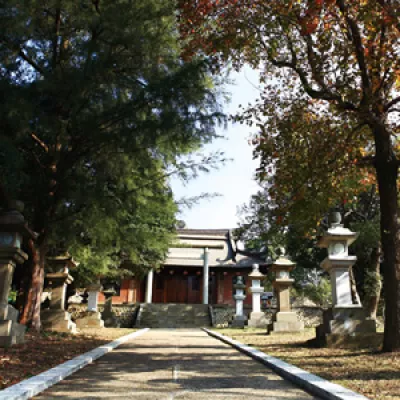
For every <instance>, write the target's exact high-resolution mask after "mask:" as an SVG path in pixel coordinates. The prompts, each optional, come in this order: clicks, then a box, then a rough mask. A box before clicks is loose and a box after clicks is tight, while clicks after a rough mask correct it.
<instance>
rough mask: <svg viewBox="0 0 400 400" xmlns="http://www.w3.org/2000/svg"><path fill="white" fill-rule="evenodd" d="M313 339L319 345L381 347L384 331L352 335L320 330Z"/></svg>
mask: <svg viewBox="0 0 400 400" xmlns="http://www.w3.org/2000/svg"><path fill="white" fill-rule="evenodd" d="M318 328H319V327H317V337H316V338H315V339H314V340H313V342H314V344H316V345H317V346H319V347H330V348H341V349H356V348H368V347H374V348H376V347H380V346H381V345H382V342H383V333H353V334H351V335H339V334H335V333H328V334H325V333H323V334H321V333H320V332H318Z"/></svg>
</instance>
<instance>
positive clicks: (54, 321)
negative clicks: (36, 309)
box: [40, 309, 76, 333]
mask: <svg viewBox="0 0 400 400" xmlns="http://www.w3.org/2000/svg"><path fill="white" fill-rule="evenodd" d="M40 317H41V319H42V325H43V329H44V330H46V331H54V332H69V333H76V324H75V322H72V320H71V314H70V313H69V312H67V311H64V310H52V309H48V310H43V311H42V313H41V315H40Z"/></svg>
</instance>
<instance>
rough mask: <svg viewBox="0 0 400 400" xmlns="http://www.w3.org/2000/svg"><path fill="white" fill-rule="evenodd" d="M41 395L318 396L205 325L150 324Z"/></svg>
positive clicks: (209, 399) (300, 399)
mask: <svg viewBox="0 0 400 400" xmlns="http://www.w3.org/2000/svg"><path fill="white" fill-rule="evenodd" d="M35 399H56V400H59V399H80V400H89V399H90V400H93V399H140V400H145V399H152V400H158V399H165V400H169V399H199V400H203V399H206V400H213V399H232V400H233V399H235V400H238V399H246V400H251V399H268V400H274V399H282V400H283V399H285V400H286V399H293V400H310V399H316V398H315V397H313V396H311V395H309V394H307V393H305V392H303V391H302V390H301V389H298V388H296V387H295V386H293V385H292V384H291V383H289V382H286V381H285V380H283V379H282V378H281V377H279V376H278V375H276V374H275V373H274V372H272V371H270V370H269V369H268V368H266V367H264V366H263V365H261V364H260V363H258V362H257V361H254V360H252V359H251V358H249V357H247V356H245V355H243V354H241V353H240V352H238V351H237V350H234V349H232V348H231V347H230V346H228V345H226V344H224V343H221V342H220V341H218V340H217V339H214V338H212V337H209V336H208V335H207V334H206V333H204V332H203V331H201V330H198V329H193V330H183V329H182V330H167V329H164V330H154V329H152V330H150V331H149V332H147V333H145V334H144V335H143V336H140V337H138V338H136V339H133V340H132V341H130V342H127V343H126V344H124V345H122V346H121V347H119V348H117V349H116V350H114V351H112V352H111V353H109V354H107V355H105V356H104V357H102V358H100V359H99V360H97V361H96V362H95V363H93V364H91V365H89V366H87V367H86V368H84V369H82V370H81V371H79V372H77V373H75V374H73V375H72V376H70V377H69V378H67V379H66V380H64V381H62V382H60V383H59V384H57V385H55V386H53V387H52V388H50V389H49V390H47V391H45V392H43V393H42V394H41V395H40V396H37V397H35Z"/></svg>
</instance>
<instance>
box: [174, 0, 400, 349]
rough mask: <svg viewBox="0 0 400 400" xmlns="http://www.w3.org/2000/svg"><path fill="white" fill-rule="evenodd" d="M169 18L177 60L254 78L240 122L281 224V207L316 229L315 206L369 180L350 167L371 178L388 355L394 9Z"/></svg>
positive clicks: (188, 13)
mask: <svg viewBox="0 0 400 400" xmlns="http://www.w3.org/2000/svg"><path fill="white" fill-rule="evenodd" d="M180 7H181V10H182V14H181V33H182V37H183V38H184V40H185V41H186V43H187V51H186V53H185V54H186V55H187V56H188V57H190V56H191V55H193V54H198V53H206V54H209V56H210V57H212V58H213V60H214V63H215V66H216V69H218V68H219V67H220V66H221V65H223V64H224V63H225V62H227V61H229V62H231V63H233V65H234V66H235V67H237V68H240V67H241V66H242V65H243V64H244V63H249V64H250V65H252V66H253V67H255V68H260V70H261V71H262V72H261V73H262V82H263V83H264V88H263V95H262V96H261V99H260V102H259V104H258V105H257V106H255V107H253V108H251V109H249V110H248V112H249V114H250V115H251V116H252V117H253V118H255V122H256V123H257V124H258V126H259V127H260V134H259V136H258V137H257V138H256V139H255V141H256V143H255V144H256V146H257V147H256V153H258V154H259V155H260V156H261V160H262V161H261V166H260V170H259V177H260V178H261V179H262V180H264V179H269V178H267V176H268V175H269V174H274V177H273V178H272V181H273V182H272V183H274V184H275V186H274V188H273V189H272V192H274V195H275V196H276V198H277V200H278V206H279V207H281V210H282V212H283V217H284V216H285V213H286V212H287V209H286V207H287V206H288V205H290V204H289V203H292V205H293V204H296V205H300V206H299V207H297V210H299V209H301V210H303V215H304V213H309V214H311V215H315V218H314V220H316V219H317V218H318V217H317V216H318V214H321V211H323V210H322V207H321V206H324V205H325V204H327V205H331V204H332V202H334V201H333V200H331V199H334V200H335V201H336V200H338V199H340V198H341V199H342V200H345V196H347V195H348V193H347V192H350V194H351V193H352V191H351V190H348V188H350V187H354V188H355V190H357V187H358V186H359V183H360V181H362V180H363V179H367V180H369V179H370V178H371V177H370V176H369V175H368V171H360V170H358V169H357V168H355V167H356V166H364V167H365V166H369V167H370V168H373V169H374V170H375V176H376V180H377V184H378V188H379V196H380V205H381V214H380V217H381V222H380V225H381V240H382V249H383V256H384V261H385V267H384V281H385V301H386V318H385V338H384V349H385V350H395V349H399V348H400V253H398V252H397V249H398V248H399V247H398V239H397V232H398V223H397V202H398V199H397V197H398V193H397V177H398V164H399V155H398V140H397V135H398V133H399V129H400V125H399V122H398V121H399V119H398V113H399V108H398V104H399V103H400V96H399V84H400V57H399V48H400V43H399V37H400V24H399V20H400V18H399V16H400V4H399V3H398V2H396V1H392V0H357V1H347V0H301V1H297V0H296V1H295V0H283V1H282V0H271V1H268V2H265V1H262V0H244V1H237V0H221V1H211V0H203V1H199V2H195V3H194V2H190V1H186V0H182V1H181V2H180ZM268 168H271V170H270V171H268ZM350 198H351V196H350ZM292 200H296V201H294V202H293V201H292ZM305 217H307V216H305Z"/></svg>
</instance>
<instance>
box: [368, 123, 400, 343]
mask: <svg viewBox="0 0 400 400" xmlns="http://www.w3.org/2000/svg"><path fill="white" fill-rule="evenodd" d="M373 133H374V139H375V149H376V154H375V168H376V175H377V179H378V187H379V197H380V204H381V227H380V228H381V242H382V252H383V257H384V265H383V266H384V268H383V282H384V297H385V333H384V339H383V351H396V350H400V295H399V292H400V285H399V281H400V262H399V257H398V252H397V247H398V242H399V240H398V224H397V175H398V166H397V160H396V157H395V155H394V153H393V149H392V143H391V137H390V134H389V132H387V130H386V128H385V126H384V124H383V123H377V124H375V125H374V126H373Z"/></svg>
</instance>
